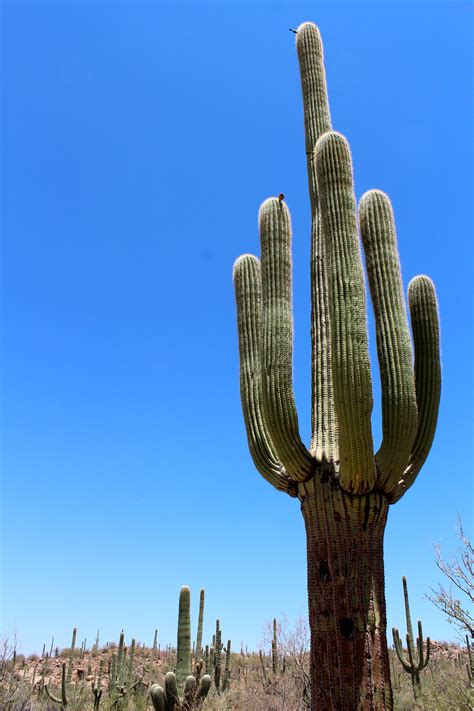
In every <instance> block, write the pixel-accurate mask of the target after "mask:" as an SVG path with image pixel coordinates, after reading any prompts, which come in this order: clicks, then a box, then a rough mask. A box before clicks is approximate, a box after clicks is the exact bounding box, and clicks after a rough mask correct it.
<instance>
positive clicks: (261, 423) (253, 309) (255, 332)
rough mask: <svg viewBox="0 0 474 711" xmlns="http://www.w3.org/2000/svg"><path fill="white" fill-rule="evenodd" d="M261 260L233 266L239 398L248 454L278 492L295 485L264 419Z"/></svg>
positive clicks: (241, 261)
mask: <svg viewBox="0 0 474 711" xmlns="http://www.w3.org/2000/svg"><path fill="white" fill-rule="evenodd" d="M260 274H261V269H260V262H259V260H258V259H257V258H256V257H254V256H253V255H251V254H244V255H243V256H241V257H239V258H238V259H237V260H236V262H235V265H234V288H235V298H236V303H237V324H238V335H239V352H240V395H241V400H242V411H243V414H244V422H245V428H246V431H247V440H248V445H249V451H250V454H251V456H252V459H253V462H254V464H255V467H256V469H257V471H258V472H259V473H260V474H261V475H262V476H263V478H264V479H266V481H268V482H269V484H272V486H274V487H275V488H276V489H278V490H279V491H285V492H287V493H290V491H291V488H292V485H293V487H294V483H293V482H292V481H291V480H290V478H289V477H288V476H286V474H285V472H284V470H283V468H282V466H281V464H280V462H279V461H278V459H277V456H276V454H275V450H274V447H273V444H272V442H271V439H270V435H269V433H268V429H267V426H266V424H265V420H264V416H263V405H262V398H263V395H262V377H261V366H260V345H261V330H262V315H261V309H262V288H261V276H260Z"/></svg>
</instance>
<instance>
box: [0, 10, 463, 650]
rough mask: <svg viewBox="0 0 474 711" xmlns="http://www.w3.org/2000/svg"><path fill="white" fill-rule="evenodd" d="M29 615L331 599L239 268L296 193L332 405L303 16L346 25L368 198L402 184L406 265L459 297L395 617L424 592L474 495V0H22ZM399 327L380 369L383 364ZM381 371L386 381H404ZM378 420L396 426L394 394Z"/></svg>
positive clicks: (348, 103) (17, 374)
mask: <svg viewBox="0 0 474 711" xmlns="http://www.w3.org/2000/svg"><path fill="white" fill-rule="evenodd" d="M2 10H3V101H2V109H3V111H2V114H3V138H2V144H3V145H2V148H3V158H2V164H3V186H2V203H3V209H2V231H3V267H4V276H3V290H4V300H3V317H2V320H3V330H4V339H3V368H2V370H3V417H2V429H3V457H2V470H3V496H2V498H3V514H2V519H3V571H2V588H3V589H2V593H3V601H2V616H3V622H2V626H3V629H4V631H5V632H6V633H8V634H10V635H12V634H13V632H14V631H15V630H17V634H18V638H19V640H20V642H21V643H22V647H23V649H24V650H25V651H33V650H40V649H41V647H42V645H43V642H46V643H49V641H50V639H51V636H52V635H54V636H55V639H56V640H57V643H58V644H59V645H66V644H68V642H69V640H70V633H71V629H72V627H73V626H77V627H78V635H79V638H80V639H83V638H84V637H87V638H88V639H89V640H92V638H93V636H94V635H95V632H96V630H97V628H100V634H101V639H102V640H103V641H106V640H110V639H116V638H117V637H118V634H119V632H120V630H121V629H122V628H123V629H124V630H125V632H126V635H127V639H130V638H131V636H135V637H136V638H137V639H139V640H141V641H146V642H148V643H151V641H152V638H153V630H154V629H155V627H157V628H158V630H159V638H160V641H161V642H162V644H166V643H168V642H171V643H174V642H175V639H176V616H177V600H178V591H179V588H180V586H181V585H183V584H188V585H190V586H191V589H192V594H193V598H192V599H193V603H194V604H193V615H194V617H193V620H194V618H195V617H196V615H197V600H198V593H199V588H200V587H204V588H205V589H206V593H207V604H206V629H205V633H206V636H207V637H208V638H209V636H210V635H211V633H212V627H213V624H214V620H215V618H216V617H217V616H218V617H219V618H220V619H221V626H222V630H223V636H224V637H225V638H226V639H227V638H229V637H230V638H231V639H232V640H233V643H234V645H235V647H239V646H240V642H241V641H243V642H244V643H247V644H248V645H249V647H251V648H252V647H255V646H256V645H257V644H258V642H259V640H260V639H261V637H262V626H263V623H264V622H265V620H269V619H271V618H272V617H273V616H279V615H280V613H281V611H285V613H286V614H287V615H288V617H290V618H294V617H296V616H298V614H299V613H302V614H306V560H305V540H304V529H303V520H302V517H301V514H300V512H299V506H298V502H297V501H295V500H293V499H290V498H288V497H286V496H284V495H282V494H279V493H277V492H276V491H275V490H274V489H273V488H272V487H270V486H269V485H268V484H267V483H266V482H265V481H264V480H263V479H262V478H261V477H260V475H259V474H258V473H257V472H256V471H255V469H254V467H253V463H252V461H251V459H250V456H249V454H248V450H247V444H246V436H245V431H244V426H243V420H242V416H241V409H240V395H239V376H238V352H237V333H236V323H235V306H234V296H233V287H232V265H233V262H234V259H235V258H236V257H237V256H238V255H239V254H242V253H244V252H256V251H258V235H257V212H258V207H259V204H260V203H261V201H262V200H264V199H265V198H266V197H268V196H269V195H277V194H278V193H280V192H284V193H285V196H286V200H287V203H288V205H289V207H290V210H291V213H292V220H293V228H294V270H295V271H294V299H295V306H294V312H295V390H296V398H297V404H298V408H299V417H300V423H301V427H302V433H303V435H304V438H305V439H306V440H308V438H309V422H310V412H309V408H310V392H309V388H310V349H309V346H310V341H309V230H310V225H309V217H310V215H309V201H308V196H307V182H306V172H305V151H304V136H303V116H302V102H301V95H300V79H299V74H298V66H297V58H296V51H295V46H294V45H295V42H294V35H292V34H291V33H290V32H289V31H288V29H289V28H290V27H292V28H294V27H296V26H297V25H298V24H299V23H300V22H302V21H305V20H312V21H314V22H316V23H317V24H318V25H319V26H320V29H321V32H322V36H323V41H324V46H325V55H326V67H327V77H328V83H329V96H330V104H331V109H332V116H333V123H334V127H335V128H336V129H337V130H339V131H341V132H342V133H344V134H345V135H346V136H347V137H348V139H349V141H350V144H351V147H352V151H353V160H354V170H355V181H356V194H357V196H358V197H360V196H361V195H362V193H364V192H365V191H366V190H367V189H369V188H374V187H377V188H380V189H382V190H385V191H386V192H387V193H388V194H389V195H390V196H391V198H392V201H393V205H394V210H395V215H396V221H397V228H398V235H399V246H400V253H401V258H402V265H403V278H404V281H405V284H408V281H409V280H410V279H411V278H412V277H413V276H414V275H415V274H418V273H425V274H428V275H430V276H431V277H432V278H433V279H434V281H435V283H436V287H437V292H438V297H439V301H440V310H441V325H442V360H443V392H442V403H441V411H440V418H439V425H438V431H437V436H436V440H435V443H434V446H433V448H432V452H431V455H430V457H429V459H428V461H427V463H426V465H425V467H424V470H423V471H422V472H421V474H420V476H419V478H418V480H417V482H416V484H415V486H414V487H413V488H412V489H411V490H410V491H409V492H408V494H407V496H406V497H405V498H404V499H403V500H402V501H401V502H400V503H398V504H397V505H396V506H394V507H393V508H392V509H391V510H390V515H389V521H388V527H387V533H386V552H385V559H386V576H387V577H386V581H387V602H388V623H389V626H391V625H392V624H395V625H397V626H399V627H400V628H401V629H403V630H404V629H405V625H404V618H403V607H402V587H401V576H402V575H406V576H407V578H408V582H409V589H410V596H411V601H412V612H413V616H414V617H415V618H416V619H417V618H418V617H421V619H422V620H423V622H424V630H425V634H429V635H431V637H432V638H435V639H449V638H451V639H453V638H454V637H455V633H454V631H453V629H452V628H451V627H450V626H449V625H448V624H446V623H445V622H444V620H443V617H442V616H441V614H440V613H438V612H437V611H436V610H435V608H433V607H432V605H431V604H430V603H429V602H428V601H426V600H424V599H423V595H424V593H426V592H428V591H429V587H430V585H436V583H437V582H438V580H439V579H440V576H439V574H438V571H437V569H436V567H435V564H434V554H433V544H435V543H438V542H441V543H442V544H443V547H444V549H445V550H446V552H449V551H450V550H452V549H454V548H455V545H456V539H455V536H454V528H455V523H456V515H457V513H458V512H459V513H460V514H461V516H462V517H463V519H464V522H465V524H466V526H467V527H468V530H469V532H470V533H471V535H472V530H470V529H469V517H470V512H471V510H472V509H471V507H472V486H471V481H472V479H471V472H472V450H471V439H472V429H471V423H472V409H471V408H472V394H473V388H472V386H473V382H472V362H473V352H472V351H473V347H472V346H473V339H472V320H471V318H472V297H471V293H472V220H471V209H470V200H471V190H472V171H471V166H472V140H471V139H472V134H471V121H472V94H471V93H470V87H471V76H470V72H471V65H472V48H471V36H470V31H471V22H472V5H471V3H469V2H464V3H462V2H429V3H425V2H423V3H421V2H414V1H412V2H410V3H408V2H407V3H404V2H397V3H394V4H389V3H364V2H360V3H359V2H357V3H355V2H354V3H347V4H341V3H337V2H312V3H310V4H303V3H301V4H300V3H297V2H291V3H290V2H286V3H283V2H282V3H279V2H261V3H259V2H255V3H248V2H240V3H232V2H231V3H224V2H222V3H220V2H213V3H203V2H195V3H190V4H185V3H181V2H174V3H162V2H143V3H142V2H112V1H111V0H110V1H108V2H85V1H84V2H79V1H76V2H70V3H67V2H63V3H59V2H54V3H49V2H41V1H39V0H37V1H35V2H32V3H28V2H3V4H2ZM373 346H374V338H373V336H372V337H371V347H372V353H373V364H374V381H375V383H378V375H377V366H376V358H375V353H374V349H373ZM377 387H378V386H377ZM375 395H376V398H375V399H376V407H375V408H374V428H375V432H376V433H377V437H378V436H379V434H380V417H379V415H380V408H379V391H378V389H377V390H376V393H375Z"/></svg>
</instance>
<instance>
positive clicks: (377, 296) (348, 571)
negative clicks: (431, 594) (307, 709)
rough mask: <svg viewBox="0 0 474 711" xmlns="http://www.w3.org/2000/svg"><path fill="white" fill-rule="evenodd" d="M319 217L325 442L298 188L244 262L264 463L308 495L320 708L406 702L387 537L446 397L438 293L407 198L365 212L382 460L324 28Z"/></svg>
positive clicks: (315, 136) (245, 350)
mask: <svg viewBox="0 0 474 711" xmlns="http://www.w3.org/2000/svg"><path fill="white" fill-rule="evenodd" d="M296 46H297V51H298V57H299V62H300V70H301V80H302V88H303V104H304V122H305V134H306V155H307V166H308V179H309V194H310V203H311V212H312V238H311V299H312V313H311V342H312V438H311V443H310V446H309V448H307V447H306V446H305V444H304V443H303V442H302V440H301V438H300V435H299V428H298V416H297V412H296V406H295V399H294V394H293V385H292V340H293V322H292V304H291V278H292V274H291V245H290V242H291V224H290V214H289V211H288V208H287V206H286V204H285V202H284V200H283V196H282V195H280V196H279V197H278V198H269V199H268V200H266V201H265V202H264V203H263V204H262V206H261V208H260V214H259V223H260V238H261V260H259V259H257V258H256V257H254V256H252V255H244V256H242V257H240V258H239V259H238V260H237V261H236V263H235V266H234V283H235V291H236V300H237V319H238V330H239V350H240V382H241V396H242V406H243V414H244V419H245V424H246V429H247V437H248V442H249V448H250V452H251V455H252V458H253V460H254V463H255V466H256V468H257V469H258V471H259V472H260V473H261V474H262V476H263V477H264V478H265V479H266V480H267V481H268V482H269V483H270V484H272V485H273V486H275V487H276V488H277V489H278V490H280V491H284V492H286V493H288V494H289V495H290V496H297V497H298V498H299V500H300V502H301V510H302V513H303V517H304V521H305V527H306V535H307V559H308V599H309V619H310V628H311V686H312V701H311V703H312V709H313V710H316V709H318V710H322V709H324V710H327V711H335V710H336V709H337V710H338V711H341V710H343V711H346V710H352V709H377V710H379V709H382V710H385V709H391V708H392V706H393V702H392V692H391V686H390V668H389V660H388V650H387V638H386V612H385V592H384V570H383V533H384V529H385V523H386V520H387V513H388V508H389V505H390V504H393V503H395V502H397V501H398V500H399V499H400V498H401V497H402V496H403V494H404V493H405V492H406V490H407V489H408V488H409V487H410V486H411V485H412V484H413V482H414V481H415V478H416V476H417V474H418V472H419V471H420V469H421V467H422V465H423V463H424V461H425V459H426V457H427V455H428V452H429V449H430V446H431V443H432V440H433V436H434V431H435V426H436V419H437V412H438V404H439V396H440V383H441V376H440V360H439V337H438V334H439V329H438V315H437V303H436V296H435V291H434V287H433V284H432V282H431V281H430V279H429V278H428V277H425V276H419V277H415V279H413V280H412V282H411V283H410V285H409V289H408V300H409V307H410V314H411V326H412V333H413V344H414V359H413V354H412V342H411V339H410V334H409V329H408V322H407V316H406V310H405V302H404V297H403V287H402V280H401V275H400V266H399V259H398V250H397V243H396V235H395V225H394V220H393V214H392V208H391V205H390V201H389V199H388V197H387V196H386V195H385V194H384V193H382V192H380V191H376V190H371V191H369V192H367V193H366V194H365V195H364V196H363V197H362V199H361V201H360V203H359V206H358V219H359V224H360V231H361V236H362V243H363V247H364V251H365V258H366V264H367V274H368V281H369V286H370V293H371V297H372V303H373V306H374V312H375V323H376V338H377V352H378V360H379V367H380V375H381V381H382V430H383V441H382V444H381V447H380V449H379V450H378V451H377V452H376V453H375V454H374V452H373V442H372V432H371V421H370V417H371V411H372V386H371V370H370V362H369V353H368V343H367V341H368V338H367V317H366V305H365V290H364V278H363V268H362V261H361V255H360V248H359V240H358V232H357V208H356V201H355V197H354V188H353V179H352V164H351V155H350V151H349V146H348V144H347V141H346V139H345V138H344V137H343V136H342V135H341V134H339V133H336V132H334V131H333V130H332V128H331V119H330V113H329V106H328V101H327V92H326V80H325V73H324V65H323V51H322V45H321V39H320V35H319V31H318V29H317V27H316V26H315V25H313V24H311V23H304V24H302V25H301V26H300V27H299V28H298V30H297V33H296Z"/></svg>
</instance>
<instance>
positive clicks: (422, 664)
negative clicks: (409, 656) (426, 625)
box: [416, 620, 427, 671]
mask: <svg viewBox="0 0 474 711" xmlns="http://www.w3.org/2000/svg"><path fill="white" fill-rule="evenodd" d="M416 646H417V649H418V671H421V670H422V669H424V668H425V667H426V664H427V662H426V660H425V653H424V651H423V627H422V626H421V622H420V620H418V637H417V638H416Z"/></svg>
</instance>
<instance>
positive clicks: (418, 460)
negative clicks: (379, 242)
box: [392, 276, 441, 502]
mask: <svg viewBox="0 0 474 711" xmlns="http://www.w3.org/2000/svg"><path fill="white" fill-rule="evenodd" d="M408 303H409V306H410V315H411V326H412V331H413V341H414V347H415V384H416V399H417V403H418V429H417V433H416V437H415V441H414V444H413V447H412V452H411V455H410V460H409V463H408V466H407V468H406V470H405V472H404V474H403V477H402V479H401V481H400V482H399V486H398V487H397V489H396V491H395V492H394V495H393V499H392V500H393V502H396V501H398V500H399V499H400V498H401V497H402V496H403V494H404V493H405V492H406V490H407V489H409V488H410V486H411V485H412V484H413V483H414V481H415V479H416V477H417V474H418V472H419V471H420V469H421V467H422V466H423V464H424V462H425V459H426V457H427V456H428V454H429V451H430V449H431V445H432V443H433V438H434V434H435V430H436V422H437V419H438V409H439V399H440V395H441V359H440V352H439V319H438V302H437V300H436V292H435V288H434V285H433V282H432V281H431V279H430V278H429V277H427V276H417V277H415V278H414V279H412V281H411V282H410V284H409V286H408Z"/></svg>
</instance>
